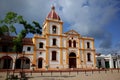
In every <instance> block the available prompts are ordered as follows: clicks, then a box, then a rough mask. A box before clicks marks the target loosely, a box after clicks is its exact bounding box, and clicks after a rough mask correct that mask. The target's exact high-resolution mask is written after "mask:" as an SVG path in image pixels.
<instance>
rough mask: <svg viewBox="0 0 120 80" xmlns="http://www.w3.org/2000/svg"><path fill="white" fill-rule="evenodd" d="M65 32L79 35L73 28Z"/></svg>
mask: <svg viewBox="0 0 120 80" xmlns="http://www.w3.org/2000/svg"><path fill="white" fill-rule="evenodd" d="M65 34H73V35H79V33H78V32H76V31H75V30H69V31H68V32H66V33H65Z"/></svg>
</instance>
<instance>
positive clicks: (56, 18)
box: [47, 6, 60, 20]
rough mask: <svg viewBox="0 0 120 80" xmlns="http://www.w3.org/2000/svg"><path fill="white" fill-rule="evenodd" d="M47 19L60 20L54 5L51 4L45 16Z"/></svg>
mask: <svg viewBox="0 0 120 80" xmlns="http://www.w3.org/2000/svg"><path fill="white" fill-rule="evenodd" d="M47 19H54V20H60V17H59V15H58V14H57V13H56V12H55V7H54V6H52V8H51V11H50V13H49V14H48V16H47Z"/></svg>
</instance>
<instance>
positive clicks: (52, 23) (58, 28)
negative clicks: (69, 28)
mask: <svg viewBox="0 0 120 80" xmlns="http://www.w3.org/2000/svg"><path fill="white" fill-rule="evenodd" d="M53 25H55V26H56V27H57V34H60V24H59V23H57V22H56V23H55V22H50V34H52V26H53Z"/></svg>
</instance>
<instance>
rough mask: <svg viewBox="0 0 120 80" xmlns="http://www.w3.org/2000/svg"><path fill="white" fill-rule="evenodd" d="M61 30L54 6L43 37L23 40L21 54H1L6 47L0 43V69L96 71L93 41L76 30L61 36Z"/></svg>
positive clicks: (44, 25) (46, 22)
mask: <svg viewBox="0 0 120 80" xmlns="http://www.w3.org/2000/svg"><path fill="white" fill-rule="evenodd" d="M63 28H64V27H63V22H62V20H61V19H60V17H59V15H58V14H57V13H56V11H55V7H54V6H53V7H52V8H51V11H50V13H49V14H48V16H47V17H46V19H45V21H44V24H43V27H42V35H38V34H35V35H34V37H33V38H26V39H24V45H23V53H21V54H16V53H12V52H4V51H5V47H4V48H3V45H1V44H0V49H1V51H0V69H6V68H8V69H14V68H16V69H21V68H25V69H32V66H33V65H34V67H35V69H45V68H48V69H58V68H59V69H67V68H89V69H90V68H95V67H96V57H95V47H94V39H93V38H91V37H83V36H81V35H80V34H79V33H78V32H76V31H75V30H69V31H68V32H65V33H63ZM7 40H8V39H7ZM3 50H4V51H3ZM23 54H24V55H23ZM6 62H7V63H8V64H7V63H6ZM6 65H7V67H6Z"/></svg>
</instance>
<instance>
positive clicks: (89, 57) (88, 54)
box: [87, 53, 91, 61]
mask: <svg viewBox="0 0 120 80" xmlns="http://www.w3.org/2000/svg"><path fill="white" fill-rule="evenodd" d="M87 61H91V54H90V53H87Z"/></svg>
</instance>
